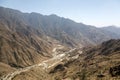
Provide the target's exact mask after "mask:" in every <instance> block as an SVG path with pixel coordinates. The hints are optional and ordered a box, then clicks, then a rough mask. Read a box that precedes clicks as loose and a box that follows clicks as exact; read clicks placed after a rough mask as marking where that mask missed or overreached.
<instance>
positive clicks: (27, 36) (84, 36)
mask: <svg viewBox="0 0 120 80" xmlns="http://www.w3.org/2000/svg"><path fill="white" fill-rule="evenodd" d="M111 34H112V35H111ZM118 36H119V35H118V34H116V33H112V32H110V31H105V30H102V29H99V28H96V27H94V26H90V25H85V24H83V23H76V22H74V21H72V20H70V19H66V18H63V17H59V16H57V15H54V14H53V15H48V16H47V15H42V14H39V13H34V12H33V13H22V12H20V11H18V10H13V9H9V8H3V7H0V68H1V69H2V70H1V72H0V76H2V75H3V74H7V73H9V71H10V72H11V71H16V72H15V74H18V73H17V70H18V72H19V71H20V70H19V69H22V70H23V71H25V70H29V69H31V68H33V66H34V67H36V65H37V66H38V64H39V63H41V62H43V64H42V65H43V66H46V65H47V63H45V62H44V60H48V61H49V59H50V61H51V60H53V61H59V60H61V59H59V58H61V56H62V57H63V56H64V55H67V54H69V53H74V54H73V55H76V53H78V54H80V53H81V52H79V51H78V52H77V51H76V48H77V49H78V50H79V48H82V47H89V46H93V45H97V44H100V43H102V42H103V41H107V40H109V39H112V38H118ZM74 48H75V49H74ZM72 49H73V51H72ZM63 53H64V54H63ZM78 54H77V56H78ZM56 56H57V58H58V59H59V60H54V59H56V58H55V57H56ZM67 56H68V57H69V55H67ZM74 57H75V58H76V56H74ZM74 57H72V59H74ZM51 58H52V59H51ZM65 59H68V58H66V56H65ZM62 66H63V65H62ZM4 67H5V68H4ZM58 67H59V66H58ZM60 67H61V65H60ZM40 70H41V69H40ZM43 72H44V71H43ZM30 74H31V73H30ZM38 80H39V79H38Z"/></svg>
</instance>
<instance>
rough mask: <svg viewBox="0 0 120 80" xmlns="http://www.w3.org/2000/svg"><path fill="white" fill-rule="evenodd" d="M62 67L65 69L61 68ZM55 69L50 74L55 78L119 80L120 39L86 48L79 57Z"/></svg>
mask: <svg viewBox="0 0 120 80" xmlns="http://www.w3.org/2000/svg"><path fill="white" fill-rule="evenodd" d="M62 68H65V69H63V70H61V69H62ZM54 69H55V70H56V71H55V72H53V73H50V74H51V76H52V77H54V78H55V79H65V80H68V79H73V80H110V79H111V80H119V79H120V39H111V40H109V41H105V42H103V43H102V44H99V45H97V46H92V47H90V48H84V49H83V53H82V54H80V56H79V58H77V59H75V60H70V61H68V62H67V63H64V64H63V65H62V66H61V67H59V69H56V67H55V68H54ZM62 74H64V75H62Z"/></svg>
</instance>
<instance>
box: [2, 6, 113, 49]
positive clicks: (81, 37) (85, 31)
mask: <svg viewBox="0 0 120 80" xmlns="http://www.w3.org/2000/svg"><path fill="white" fill-rule="evenodd" d="M0 15H1V18H3V19H7V20H8V19H12V20H11V21H14V22H16V23H19V22H21V23H24V24H25V25H27V26H29V27H31V28H34V29H37V30H39V31H40V32H41V33H42V34H45V35H47V36H49V37H51V38H54V39H56V40H58V41H60V42H61V43H64V44H66V45H68V46H72V47H75V46H76V45H82V46H88V45H95V44H98V42H99V43H101V42H103V41H106V40H109V39H111V38H113V37H114V36H115V35H114V36H111V35H109V34H107V33H105V32H104V31H103V30H100V29H99V28H96V27H94V26H90V25H85V24H82V23H76V22H74V21H72V20H70V19H66V18H63V17H59V16H56V15H49V16H46V15H41V14H39V13H22V12H20V11H17V10H13V9H8V8H2V7H1V14H0ZM78 43H79V44H78Z"/></svg>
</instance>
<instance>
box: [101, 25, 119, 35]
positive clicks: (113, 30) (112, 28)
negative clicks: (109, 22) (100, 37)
mask: <svg viewBox="0 0 120 80" xmlns="http://www.w3.org/2000/svg"><path fill="white" fill-rule="evenodd" d="M102 29H104V30H106V31H110V32H112V33H115V34H117V35H120V28H119V27H116V26H107V27H103V28H102Z"/></svg>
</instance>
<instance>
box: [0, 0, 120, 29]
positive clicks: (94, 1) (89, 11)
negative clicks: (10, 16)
mask: <svg viewBox="0 0 120 80" xmlns="http://www.w3.org/2000/svg"><path fill="white" fill-rule="evenodd" d="M0 6H4V7H9V8H13V9H18V10H20V11H22V12H38V13H41V14H44V15H50V14H57V15H58V16H61V17H66V18H70V19H72V20H74V21H76V22H82V23H85V24H88V25H95V26H97V27H101V26H108V25H116V26H120V0H0Z"/></svg>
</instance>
